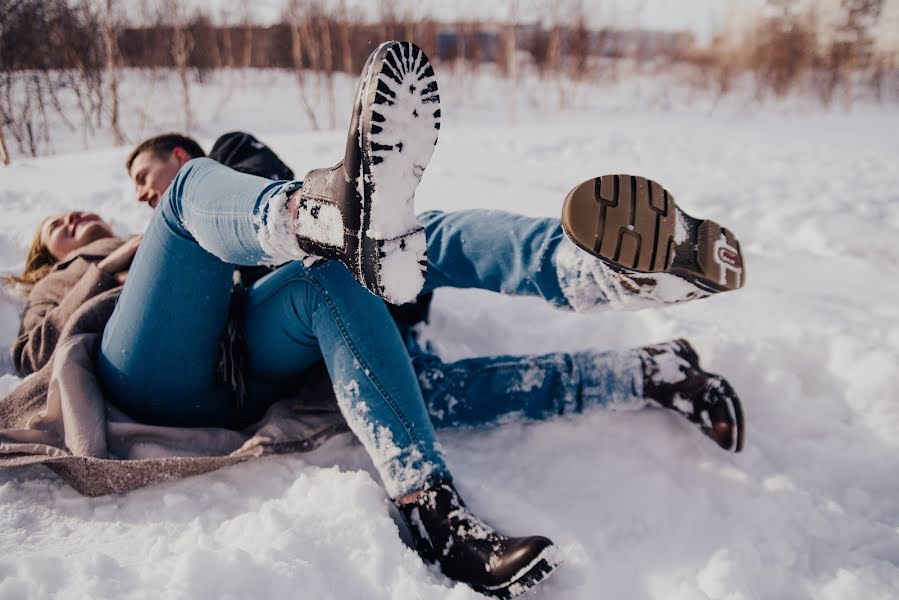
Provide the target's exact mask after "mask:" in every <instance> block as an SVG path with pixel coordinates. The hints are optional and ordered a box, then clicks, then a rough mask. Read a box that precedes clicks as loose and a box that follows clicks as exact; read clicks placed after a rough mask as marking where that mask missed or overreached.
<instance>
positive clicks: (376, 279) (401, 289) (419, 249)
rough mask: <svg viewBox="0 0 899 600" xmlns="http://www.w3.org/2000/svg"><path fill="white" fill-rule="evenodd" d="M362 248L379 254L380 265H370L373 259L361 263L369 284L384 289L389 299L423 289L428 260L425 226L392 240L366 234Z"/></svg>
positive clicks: (371, 286)
mask: <svg viewBox="0 0 899 600" xmlns="http://www.w3.org/2000/svg"><path fill="white" fill-rule="evenodd" d="M362 249H363V253H364V254H365V255H369V256H376V257H377V259H376V261H375V264H374V265H373V266H375V267H376V268H374V269H372V268H370V266H372V265H371V261H366V262H363V263H362V265H361V267H362V275H363V278H364V279H365V281H364V285H365V286H366V287H368V288H369V289H371V288H373V287H374V288H376V289H379V290H381V291H382V293H383V294H384V295H385V299H386V300H388V301H391V300H393V299H394V298H410V297H411V298H414V297H415V295H416V294H418V292H420V291H421V288H422V287H423V286H424V282H425V272H426V269H427V264H428V263H427V258H426V252H427V239H426V237H425V230H424V228H423V227H421V226H420V225H419V226H417V227H416V228H415V230H413V231H410V232H409V233H407V234H405V235H401V236H398V237H395V238H391V239H389V240H378V239H372V238H363V241H362Z"/></svg>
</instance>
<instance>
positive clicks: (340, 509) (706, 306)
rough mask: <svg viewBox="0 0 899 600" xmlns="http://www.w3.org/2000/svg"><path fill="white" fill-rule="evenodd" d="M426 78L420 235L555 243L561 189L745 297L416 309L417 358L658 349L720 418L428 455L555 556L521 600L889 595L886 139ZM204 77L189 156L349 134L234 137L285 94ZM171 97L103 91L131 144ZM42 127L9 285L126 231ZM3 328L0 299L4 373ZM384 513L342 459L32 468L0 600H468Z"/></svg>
mask: <svg viewBox="0 0 899 600" xmlns="http://www.w3.org/2000/svg"><path fill="white" fill-rule="evenodd" d="M447 71H449V70H448V69H447ZM438 75H439V77H440V85H441V96H442V103H443V107H444V115H445V116H444V120H443V124H442V130H441V141H440V144H439V145H438V147H437V151H436V152H435V154H434V158H433V161H432V163H431V165H430V166H429V168H428V176H427V177H425V178H424V179H423V180H422V184H421V186H420V188H419V189H418V191H417V194H416V196H417V209H418V210H428V209H442V210H458V209H465V208H484V207H489V208H496V209H505V210H512V211H516V212H522V213H525V214H529V215H533V216H541V217H544V216H558V213H559V210H560V207H561V202H562V200H563V199H564V197H565V194H566V193H567V192H568V191H569V190H570V189H571V188H572V187H573V186H574V185H575V184H577V183H578V182H581V181H584V180H585V179H587V178H590V177H595V176H598V175H604V174H609V173H635V174H641V175H646V176H649V177H652V178H653V179H654V180H656V181H659V182H660V183H662V184H663V185H664V186H665V187H666V188H667V189H668V190H670V191H671V192H672V193H673V194H674V195H675V196H676V198H677V200H678V203H679V205H681V206H683V208H684V210H686V211H687V212H688V213H689V214H691V215H693V216H696V217H698V218H708V219H712V220H714V221H716V222H718V223H721V224H722V225H724V226H726V227H728V228H729V229H731V230H732V231H734V232H735V234H736V235H737V236H738V238H739V239H740V241H741V245H742V250H743V253H744V256H745V258H746V263H747V268H748V272H749V278H748V283H747V286H746V287H745V288H744V289H742V290H739V291H737V292H732V293H726V294H720V295H716V296H714V297H711V298H707V299H704V300H701V301H698V302H690V303H685V304H681V305H675V306H671V307H667V308H663V309H659V310H643V311H639V312H619V311H614V310H610V311H606V312H600V313H595V314H579V313H573V312H571V311H560V310H556V309H553V308H552V307H548V306H546V305H545V304H544V303H542V302H540V301H538V300H536V299H533V298H512V297H503V296H499V295H495V294H489V293H486V292H475V291H470V290H440V291H438V293H437V294H436V296H435V299H434V304H433V309H432V317H431V322H430V325H429V326H428V327H425V328H422V330H421V336H422V338H423V339H424V340H426V341H429V342H430V343H431V344H432V345H433V347H434V348H435V350H436V351H437V352H438V353H439V354H440V355H441V357H442V358H443V359H444V360H458V359H461V358H465V357H469V356H475V355H482V354H523V353H535V354H536V353H539V354H543V353H546V352H550V351H577V350H583V349H587V348H598V349H620V348H627V347H634V346H640V345H645V344H650V343H658V342H662V341H664V340H668V339H672V338H675V337H686V338H688V339H690V340H691V341H692V342H693V343H694V345H695V347H696V349H697V350H698V352H699V353H700V355H701V357H702V361H703V366H704V367H705V368H706V369H707V370H709V371H712V372H716V373H721V374H722V375H724V376H725V377H726V378H727V379H728V380H729V381H730V382H731V383H732V384H733V386H734V388H735V389H736V390H737V392H738V393H739V394H740V398H741V400H742V401H743V405H744V408H745V409H746V418H747V423H748V433H747V444H746V449H745V451H744V452H743V453H741V454H739V455H732V454H728V453H725V452H722V451H721V450H720V449H719V448H718V447H717V446H715V444H714V443H712V442H711V441H710V440H708V439H707V438H705V437H704V436H702V435H700V434H699V433H698V432H697V431H696V428H695V427H694V426H692V425H691V424H689V423H687V422H685V421H684V420H683V419H682V418H680V417H679V416H677V415H675V414H672V413H671V411H665V410H652V409H647V410H641V411H602V410H593V411H590V412H588V413H587V414H584V415H569V416H564V417H560V418H557V419H554V420H551V421H548V422H544V423H531V424H520V423H507V424H505V425H503V426H501V427H496V428H490V429H477V430H452V431H441V432H439V437H440V442H441V444H442V445H443V446H444V447H445V449H446V455H447V459H448V461H449V465H450V467H451V469H452V471H453V474H454V476H455V479H456V485H457V486H458V488H459V489H460V492H461V493H462V495H463V497H464V498H465V499H466V502H467V503H468V505H469V506H470V507H471V508H472V510H473V511H474V512H475V514H477V515H478V516H479V517H481V518H483V519H484V520H485V521H486V522H487V523H489V524H491V525H492V526H494V527H496V528H497V529H498V530H500V531H502V532H503V533H509V534H513V535H526V534H541V535H546V536H548V537H550V538H552V539H553V540H554V541H555V542H556V544H557V545H558V546H559V547H560V550H561V552H562V553H563V554H564V557H565V562H564V563H563V564H562V566H561V567H559V569H558V570H557V572H556V573H555V574H554V575H553V577H551V578H550V579H549V580H548V581H547V582H546V583H545V584H544V585H542V586H540V588H538V589H537V590H535V592H534V593H533V594H532V595H531V596H529V597H528V598H529V600H530V599H534V600H540V599H550V598H552V599H553V600H594V599H596V598H615V599H621V600H694V599H695V600H698V599H702V600H705V599H714V600H723V599H728V598H729V599H734V600H735V599H744V600H749V599H758V598H762V599H765V600H780V599H784V600H845V599H855V598H865V599H868V598H870V599H883V600H885V599H893V598H897V597H899V477H897V474H899V448H897V447H899V397H897V392H896V390H897V389H899V370H897V369H896V365H897V364H899V308H897V307H899V284H897V282H899V245H897V242H896V240H897V239H899V169H897V167H896V165H897V164H899V145H897V144H896V140H895V132H896V131H899V111H897V110H896V109H895V108H890V107H878V106H866V105H864V104H858V105H856V106H855V108H854V109H853V110H852V111H851V112H846V111H844V110H843V109H839V110H835V111H834V112H820V111H819V110H817V109H815V108H814V107H813V106H810V105H807V104H806V103H804V102H803V101H802V100H791V101H788V102H786V103H784V104H780V105H773V106H770V107H767V108H759V107H758V106H756V105H751V106H750V107H747V105H746V104H743V103H738V104H733V103H731V102H729V101H728V100H727V99H724V100H721V101H719V102H713V101H712V100H711V99H708V100H707V99H704V98H702V97H701V96H698V95H696V94H695V93H694V94H691V93H687V92H683V93H681V92H679V91H678V90H677V88H676V87H673V86H670V85H662V86H659V85H658V84H657V82H656V81H655V80H649V79H647V80H641V79H636V80H631V81H627V80H625V81H622V82H621V83H620V84H609V83H607V84H603V86H602V87H593V86H591V85H584V86H572V87H571V88H569V89H568V90H567V93H568V94H569V96H568V102H569V106H570V107H571V109H570V110H569V111H567V112H561V113H559V112H547V111H546V107H547V106H548V105H554V104H555V100H554V98H553V97H552V93H550V92H547V90H546V88H545V83H541V82H540V81H539V80H537V79H523V80H522V81H521V83H520V87H518V88H514V89H513V88H510V87H509V86H508V84H507V83H506V82H502V81H496V80H494V79H492V78H491V77H488V76H483V77H482V76H469V75H466V76H465V78H464V79H456V78H454V77H452V76H451V74H449V73H443V72H440V73H438ZM231 77H232V76H231V75H228V74H224V75H223V74H219V73H213V74H212V75H211V76H210V80H209V83H208V84H205V85H201V86H198V87H196V88H195V90H194V91H195V92H196V93H195V94H194V95H193V96H192V99H193V102H194V113H195V114H196V115H197V116H198V125H197V127H198V129H197V133H198V135H199V136H200V141H201V142H202V143H203V145H204V146H205V147H206V148H207V149H208V148H209V147H210V145H211V143H212V141H213V140H214V139H215V137H216V135H217V134H219V133H221V132H223V131H226V130H227V131H231V130H235V129H244V130H250V131H252V132H253V133H254V134H256V135H257V136H258V137H259V138H260V139H262V140H264V141H265V142H266V143H268V144H269V145H271V146H272V147H273V148H274V149H275V150H276V151H277V152H278V154H279V156H281V157H282V158H283V159H284V160H285V161H286V162H287V163H288V164H290V165H291V167H292V168H293V169H294V170H295V171H296V172H298V173H305V172H306V171H308V170H310V169H313V168H317V167H320V166H321V165H322V164H330V163H331V162H332V161H333V158H334V156H335V155H338V154H339V153H340V152H341V151H342V148H343V145H344V144H345V140H346V131H345V127H346V125H347V123H340V124H338V127H337V128H336V129H334V130H333V131H307V130H304V129H303V127H304V124H305V121H304V118H303V116H302V115H300V114H298V113H297V112H296V111H295V107H293V106H292V103H289V102H280V103H274V104H273V103H267V104H266V105H265V108H266V109H265V110H258V107H259V102H260V100H259V99H260V98H271V97H277V98H288V97H295V94H296V92H295V89H294V88H293V87H292V84H290V82H285V78H284V77H283V75H281V74H278V73H275V72H271V73H249V72H248V73H235V74H234V75H233V78H234V80H238V79H239V78H246V80H247V81H248V82H249V84H248V85H247V87H246V88H244V87H241V86H234V85H231V83H232V79H231ZM338 83H339V85H338V87H337V93H338V101H339V104H338V106H342V105H345V106H349V105H350V103H351V100H352V94H353V91H354V86H355V80H354V79H351V78H346V79H345V80H343V81H340V82H338ZM142 86H147V87H142ZM149 86H152V87H149ZM177 86H178V79H177V77H175V76H172V77H166V76H163V75H159V76H154V78H148V77H146V75H145V74H144V73H131V74H126V77H125V78H124V79H123V83H122V89H123V90H129V91H128V92H126V93H127V94H131V95H126V96H125V97H124V98H123V106H122V114H123V115H125V117H124V119H125V120H124V122H123V126H125V127H127V128H129V129H128V130H129V132H131V133H130V135H131V136H132V137H131V139H138V138H140V137H141V136H142V135H147V134H151V133H156V132H158V131H168V130H172V129H177V128H178V127H179V126H180V123H179V121H178V120H177V119H178V116H177V114H176V113H177V111H172V110H171V109H170V107H167V106H166V105H165V103H164V102H162V99H164V98H167V97H177V90H178V87H177ZM654 86H655V87H654ZM653 90H655V91H653ZM225 91H227V93H224V92H225ZM226 97H227V98H228V100H227V102H226V101H223V100H222V98H226ZM647 97H649V98H652V99H653V100H652V101H651V102H647V101H645V100H641V99H645V98H647ZM157 105H158V106H157ZM323 110H324V109H323ZM154 111H155V112H154ZM132 114H133V115H138V114H139V115H140V117H139V118H138V116H129V115H132ZM139 119H147V121H146V122H147V123H148V125H147V127H150V126H152V130H149V129H143V130H142V129H140V128H139V127H140V120H139ZM53 126H54V127H56V128H57V129H55V130H54V131H58V132H59V134H58V135H56V136H55V137H54V144H55V147H56V150H57V151H58V152H60V154H58V155H56V156H52V157H46V158H40V159H31V160H23V159H19V158H16V157H17V156H18V155H14V159H15V160H14V163H13V164H12V165H11V166H9V167H0V206H2V209H3V217H2V219H0V269H3V270H5V271H15V270H18V269H21V266H22V262H23V259H24V256H25V250H26V249H27V247H28V243H29V241H30V239H31V236H32V235H33V232H34V230H35V228H36V227H37V225H38V223H39V222H40V220H41V219H42V218H44V217H45V216H47V215H49V214H53V213H58V212H61V211H63V210H66V209H70V208H77V209H90V210H93V211H95V212H97V213H99V214H101V215H103V216H104V217H106V218H107V219H109V220H110V221H111V222H112V224H113V226H114V228H115V230H116V232H118V233H119V234H122V235H125V234H128V233H134V232H139V231H141V230H142V228H143V227H144V225H145V223H146V222H147V220H148V218H149V215H150V212H149V211H148V210H147V209H146V208H145V207H142V206H139V205H138V204H137V203H136V202H134V201H133V198H132V194H133V190H132V187H131V186H130V184H129V183H128V181H127V179H126V174H125V172H124V169H123V168H122V166H121V165H122V160H123V158H124V156H125V154H126V153H127V149H126V148H112V147H104V146H105V142H103V140H104V139H106V138H101V139H93V140H88V141H89V142H90V143H91V145H92V148H91V149H90V150H84V149H83V147H82V146H83V141H82V139H81V137H80V136H79V135H78V134H77V133H68V129H67V128H66V126H65V125H64V124H62V123H58V122H55V124H53ZM497 235H501V232H497ZM22 303H23V300H22V299H21V297H19V296H17V295H15V294H14V293H12V292H9V291H4V292H2V293H0V346H2V347H3V348H8V347H9V346H10V345H11V344H12V342H13V341H14V339H15V336H16V334H17V331H18V327H19V322H18V317H19V311H20V310H21V307H22ZM176 333H177V332H173V338H175V337H176ZM11 372H12V367H11V364H10V362H9V359H8V357H7V353H6V352H5V351H4V352H3V353H2V354H0V373H6V374H5V375H2V376H0V391H3V390H8V389H10V388H11V387H12V386H13V385H15V384H16V383H17V382H18V379H17V378H16V377H15V376H13V375H12V374H11ZM487 400H489V399H487ZM385 498H386V494H385V491H384V489H383V488H382V487H381V486H380V485H379V484H378V483H377V474H376V473H375V471H374V469H373V466H372V464H371V461H370V460H369V459H368V458H367V456H366V453H365V449H364V448H363V446H361V445H360V444H359V443H357V442H355V441H353V439H352V437H351V436H349V435H344V436H340V437H338V438H335V439H333V440H331V441H330V442H328V443H327V444H325V446H324V447H323V448H321V449H319V450H317V451H316V452H314V453H311V454H305V455H290V456H280V457H272V458H268V459H264V460H258V461H253V462H250V463H246V464H242V465H237V466H235V467H233V468H229V469H226V470H222V471H218V472H215V473H210V474H208V475H203V476H200V477H195V478H192V479H188V480H184V481H177V482H172V483H168V484H163V485H158V486H155V487H152V488H146V489H142V490H138V491H135V492H132V493H129V494H125V495H120V496H111V497H103V498H84V497H81V496H79V495H78V494H76V493H75V492H74V491H73V490H71V489H69V488H68V487H66V486H65V485H64V484H63V483H62V482H61V481H60V480H59V479H58V478H57V477H56V476H55V475H53V474H52V473H51V472H50V471H48V470H46V469H44V468H22V469H18V470H4V471H0V539H2V540H3V542H4V553H3V555H2V556H0V598H3V599H6V598H10V599H13V598H15V599H19V598H48V597H58V598H115V599H132V598H194V599H207V598H208V599H212V598H257V597H260V594H261V595H263V596H266V597H285V598H286V597H295V596H297V590H302V593H301V595H302V596H303V597H307V598H322V599H338V598H339V599H346V598H371V599H384V600H387V599H391V600H395V599H414V598H428V599H429V600H430V599H438V600H439V599H452V600H461V599H469V600H474V599H476V598H479V596H478V595H477V594H475V593H474V592H473V591H471V590H469V589H467V588H465V587H464V586H461V585H455V584H453V583H452V582H450V581H448V580H447V579H446V578H445V577H443V576H442V575H441V574H440V573H439V572H438V571H437V570H436V569H435V568H434V567H428V566H426V565H424V564H423V563H422V561H421V560H420V559H419V558H418V557H417V555H416V554H415V552H413V551H412V550H411V549H409V548H407V547H406V546H405V545H404V544H403V543H402V542H401V540H400V537H399V535H398V532H397V527H396V525H395V523H394V521H393V520H392V519H391V517H390V513H389V511H388V509H387V507H386V505H385V504H386V501H385Z"/></svg>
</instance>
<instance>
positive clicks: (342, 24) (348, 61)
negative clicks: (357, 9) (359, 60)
mask: <svg viewBox="0 0 899 600" xmlns="http://www.w3.org/2000/svg"><path fill="white" fill-rule="evenodd" d="M337 14H338V15H339V20H338V25H337V26H338V28H339V31H340V54H341V57H342V58H343V72H344V73H353V72H354V69H353V51H352V49H351V48H350V16H349V15H348V14H347V7H346V0H340V3H339V4H338V5H337Z"/></svg>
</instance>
